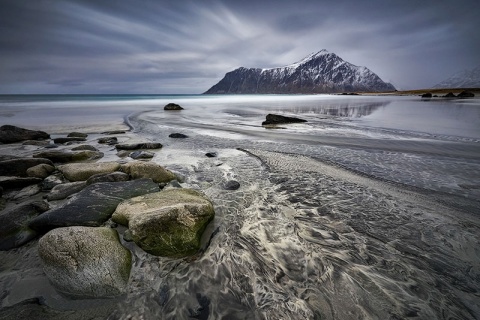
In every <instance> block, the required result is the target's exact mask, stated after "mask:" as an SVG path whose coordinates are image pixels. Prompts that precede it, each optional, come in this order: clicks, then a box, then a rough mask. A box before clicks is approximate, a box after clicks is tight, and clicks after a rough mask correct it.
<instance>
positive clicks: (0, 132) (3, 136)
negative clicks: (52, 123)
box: [0, 125, 50, 143]
mask: <svg viewBox="0 0 480 320" xmlns="http://www.w3.org/2000/svg"><path fill="white" fill-rule="evenodd" d="M44 139H50V135H49V134H48V133H46V132H43V131H35V130H28V129H23V128H19V127H15V126H10V125H4V126H1V127H0V142H1V143H14V142H20V141H25V140H44Z"/></svg>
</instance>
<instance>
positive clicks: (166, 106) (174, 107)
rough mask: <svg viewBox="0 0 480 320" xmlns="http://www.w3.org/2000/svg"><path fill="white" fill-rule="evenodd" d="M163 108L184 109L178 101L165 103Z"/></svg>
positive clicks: (171, 109)
mask: <svg viewBox="0 0 480 320" xmlns="http://www.w3.org/2000/svg"><path fill="white" fill-rule="evenodd" d="M163 110H168V111H178V110H183V108H182V107H181V106H180V105H178V104H176V103H169V104H167V105H165V107H163Z"/></svg>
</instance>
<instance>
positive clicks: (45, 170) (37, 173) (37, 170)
mask: <svg viewBox="0 0 480 320" xmlns="http://www.w3.org/2000/svg"><path fill="white" fill-rule="evenodd" d="M53 171H55V167H54V166H53V165H49V164H46V163H41V164H37V165H36V166H34V167H31V168H28V169H27V176H29V177H34V178H40V179H45V178H46V177H48V176H49V175H50V174H51V173H52V172H53Z"/></svg>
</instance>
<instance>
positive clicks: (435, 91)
mask: <svg viewBox="0 0 480 320" xmlns="http://www.w3.org/2000/svg"><path fill="white" fill-rule="evenodd" d="M462 91H469V92H472V93H474V94H475V96H476V97H477V96H480V88H447V89H414V90H397V91H388V92H359V94H360V95H377V96H378V95H382V96H389V95H394V96H418V95H422V94H424V93H428V92H430V93H431V94H432V95H438V96H441V95H446V94H447V93H449V92H451V93H453V94H455V95H457V94H459V93H460V92H462Z"/></svg>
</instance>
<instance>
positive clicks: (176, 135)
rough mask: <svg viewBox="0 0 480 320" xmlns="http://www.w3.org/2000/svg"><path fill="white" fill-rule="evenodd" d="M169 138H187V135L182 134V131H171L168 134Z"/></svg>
mask: <svg viewBox="0 0 480 320" xmlns="http://www.w3.org/2000/svg"><path fill="white" fill-rule="evenodd" d="M168 137H169V138H175V139H185V138H188V136H187V135H185V134H183V133H172V134H170V135H169V136H168Z"/></svg>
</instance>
